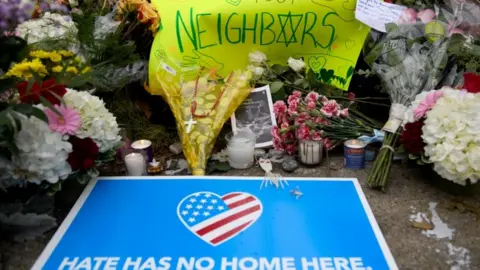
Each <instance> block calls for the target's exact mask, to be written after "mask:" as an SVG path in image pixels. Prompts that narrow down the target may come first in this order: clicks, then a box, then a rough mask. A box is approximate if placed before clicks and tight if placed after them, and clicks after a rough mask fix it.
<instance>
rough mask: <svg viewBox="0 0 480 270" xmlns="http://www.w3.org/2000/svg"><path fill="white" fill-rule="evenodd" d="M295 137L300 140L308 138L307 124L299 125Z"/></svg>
mask: <svg viewBox="0 0 480 270" xmlns="http://www.w3.org/2000/svg"><path fill="white" fill-rule="evenodd" d="M297 138H298V139H300V140H308V139H309V138H310V129H309V128H308V126H307V125H305V124H301V125H300V127H299V128H298V129H297Z"/></svg>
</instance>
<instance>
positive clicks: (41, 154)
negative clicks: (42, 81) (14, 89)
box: [0, 83, 121, 191]
mask: <svg viewBox="0 0 480 270" xmlns="http://www.w3.org/2000/svg"><path fill="white" fill-rule="evenodd" d="M43 86H44V85H42V86H40V85H39V84H38V83H35V84H34V85H33V87H32V90H31V91H30V93H31V94H30V93H28V92H27V94H24V91H23V90H22V85H19V87H18V88H19V93H20V95H19V101H20V102H25V101H30V102H32V101H33V103H35V102H34V101H35V96H36V95H38V97H39V98H38V100H40V99H42V98H45V97H46V98H49V99H50V100H49V101H50V104H49V106H48V107H47V106H44V105H42V104H36V105H34V108H35V109H36V110H38V111H39V112H40V113H39V114H38V113H37V114H33V115H30V116H26V115H24V114H21V113H18V112H16V111H13V110H12V111H11V112H7V113H8V114H9V116H10V117H11V119H14V120H16V121H18V123H19V130H18V132H16V133H15V134H14V135H13V140H14V144H15V146H16V148H17V149H16V150H15V151H12V152H11V154H10V155H2V156H0V158H1V159H2V160H1V161H0V187H2V188H7V187H10V186H12V185H22V184H25V183H35V184H41V185H44V186H47V187H49V188H50V190H51V191H58V190H59V189H60V188H61V183H62V181H63V180H65V179H67V178H76V179H77V180H79V181H80V182H86V181H88V180H90V179H91V178H93V177H96V176H97V175H98V172H97V170H96V167H97V166H98V165H100V164H101V163H103V162H105V161H108V160H111V159H112V158H113V155H114V154H115V150H116V149H117V147H118V145H119V142H120V139H121V137H120V136H119V131H120V129H119V127H118V124H117V121H116V119H115V117H114V116H113V114H112V113H110V112H109V111H108V110H107V108H106V107H105V104H104V102H103V101H102V100H101V99H100V98H98V97H96V96H94V95H92V94H90V93H88V92H86V91H77V90H74V89H65V88H64V87H63V86H61V85H53V86H50V87H49V88H48V89H55V95H56V96H58V97H59V98H62V100H57V101H56V100H55V99H52V98H51V96H49V93H50V92H47V91H45V90H43V88H42V87H43ZM62 87H63V89H62ZM42 95H43V96H42ZM32 96H33V97H32ZM18 105H26V106H30V105H27V104H18ZM42 112H43V114H44V115H42ZM42 116H45V117H42Z"/></svg>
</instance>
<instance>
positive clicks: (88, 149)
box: [67, 136, 98, 171]
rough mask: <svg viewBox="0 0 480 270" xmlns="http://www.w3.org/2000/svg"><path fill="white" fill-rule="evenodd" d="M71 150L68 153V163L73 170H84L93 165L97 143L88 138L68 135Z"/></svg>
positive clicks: (96, 152)
mask: <svg viewBox="0 0 480 270" xmlns="http://www.w3.org/2000/svg"><path fill="white" fill-rule="evenodd" d="M68 141H69V142H70V143H71V144H72V148H73V151H72V152H71V153H70V154H69V155H68V159H67V161H68V163H69V164H70V166H72V170H73V171H77V170H80V171H85V170H88V169H90V168H92V167H93V165H94V163H95V160H96V159H97V155H98V145H97V144H96V143H95V142H94V141H93V140H92V139H90V138H85V139H80V138H78V137H75V136H70V138H69V140H68Z"/></svg>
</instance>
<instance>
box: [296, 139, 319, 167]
mask: <svg viewBox="0 0 480 270" xmlns="http://www.w3.org/2000/svg"><path fill="white" fill-rule="evenodd" d="M322 149H323V148H322V142H321V141H319V142H317V141H302V142H300V160H301V161H302V163H304V164H307V165H314V164H318V163H320V161H321V158H322V153H321V151H322Z"/></svg>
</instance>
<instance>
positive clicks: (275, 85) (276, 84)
mask: <svg viewBox="0 0 480 270" xmlns="http://www.w3.org/2000/svg"><path fill="white" fill-rule="evenodd" d="M282 87H283V82H281V81H276V82H273V83H272V84H270V92H271V93H272V94H273V93H276V92H278V90H280V89H281V88H282Z"/></svg>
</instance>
